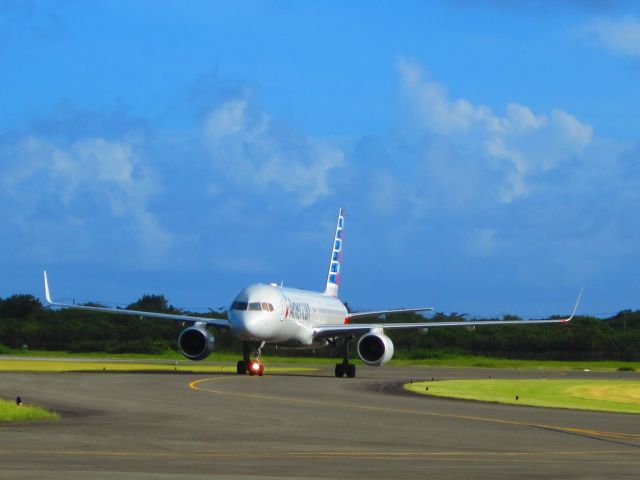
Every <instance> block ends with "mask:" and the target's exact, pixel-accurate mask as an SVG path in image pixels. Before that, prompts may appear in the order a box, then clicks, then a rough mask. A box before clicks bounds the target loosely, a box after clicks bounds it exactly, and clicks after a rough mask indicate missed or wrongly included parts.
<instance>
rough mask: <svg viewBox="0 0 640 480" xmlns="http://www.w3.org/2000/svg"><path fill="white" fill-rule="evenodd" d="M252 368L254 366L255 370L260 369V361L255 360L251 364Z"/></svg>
mask: <svg viewBox="0 0 640 480" xmlns="http://www.w3.org/2000/svg"><path fill="white" fill-rule="evenodd" d="M251 368H253V369H254V370H260V364H259V363H258V362H253V363H252V364H251Z"/></svg>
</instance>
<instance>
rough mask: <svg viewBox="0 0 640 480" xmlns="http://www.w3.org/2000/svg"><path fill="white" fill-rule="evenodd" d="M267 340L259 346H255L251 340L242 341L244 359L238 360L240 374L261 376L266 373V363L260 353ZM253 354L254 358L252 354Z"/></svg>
mask: <svg viewBox="0 0 640 480" xmlns="http://www.w3.org/2000/svg"><path fill="white" fill-rule="evenodd" d="M264 344H265V342H262V343H261V344H260V346H259V347H258V348H255V349H254V348H253V347H252V345H251V343H250V342H242V360H239V361H238V364H237V372H238V375H244V374H245V373H249V375H251V376H254V375H258V376H259V377H261V376H262V375H264V365H263V364H262V362H261V361H260V354H261V352H262V347H264ZM252 355H253V359H252V358H251V356H252Z"/></svg>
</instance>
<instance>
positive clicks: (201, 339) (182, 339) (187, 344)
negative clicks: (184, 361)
mask: <svg viewBox="0 0 640 480" xmlns="http://www.w3.org/2000/svg"><path fill="white" fill-rule="evenodd" d="M215 343H216V341H215V338H214V337H213V335H212V334H211V332H209V330H207V328H206V327H205V326H203V325H193V326H191V327H187V328H185V329H184V330H183V331H182V332H180V336H179V337H178V346H179V347H180V352H181V353H182V354H183V355H184V356H185V357H187V358H188V359H189V360H202V359H203V358H206V357H208V356H209V355H210V354H211V352H213V348H214V347H215Z"/></svg>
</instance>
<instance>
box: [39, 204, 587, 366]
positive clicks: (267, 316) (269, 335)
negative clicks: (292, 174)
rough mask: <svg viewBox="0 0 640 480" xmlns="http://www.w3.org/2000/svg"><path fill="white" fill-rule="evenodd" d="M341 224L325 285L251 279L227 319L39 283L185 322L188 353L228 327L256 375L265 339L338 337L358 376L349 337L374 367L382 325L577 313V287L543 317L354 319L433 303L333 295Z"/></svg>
mask: <svg viewBox="0 0 640 480" xmlns="http://www.w3.org/2000/svg"><path fill="white" fill-rule="evenodd" d="M343 231H344V211H343V209H340V211H339V213H338V221H337V224H336V230H335V235H334V238H333V243H332V248H331V257H330V260H329V270H328V272H327V277H326V286H325V289H324V291H323V292H313V291H309V290H298V289H295V288H289V287H284V286H282V285H277V284H275V283H270V284H260V283H258V284H254V285H250V286H248V287H246V288H244V289H242V290H240V292H239V293H238V294H237V295H236V296H235V298H234V299H233V301H232V302H231V305H230V308H229V311H228V319H218V318H205V317H196V316H190V315H181V314H168V313H155V312H145V311H138V310H126V309H116V308H108V307H95V306H89V305H76V304H65V303H59V302H55V301H53V300H52V298H51V292H50V290H49V280H48V277H47V272H46V270H45V271H44V291H45V299H46V301H47V303H48V304H49V305H51V306H53V307H60V308H75V309H81V310H89V311H93V312H107V313H118V314H123V315H134V316H138V317H152V318H160V319H165V320H175V321H180V322H189V323H190V325H189V326H187V327H186V328H185V329H184V330H182V332H181V333H180V335H179V336H178V347H179V349H180V352H181V353H182V354H183V355H184V356H185V357H186V358H188V359H190V360H202V359H204V358H206V357H208V356H209V355H210V354H211V353H212V352H213V351H214V348H215V338H214V336H213V334H212V333H211V332H210V331H209V330H208V327H213V328H217V329H230V330H231V332H232V333H233V334H234V335H235V336H236V337H238V338H239V339H240V340H242V360H239V361H238V363H237V368H236V370H237V373H238V374H246V373H249V375H258V376H262V375H263V373H264V365H263V364H262V362H261V360H260V356H261V353H262V349H263V348H264V346H265V345H267V344H269V345H275V346H280V347H290V348H306V349H309V348H312V349H315V348H321V347H325V346H327V345H334V346H337V345H338V339H339V338H340V337H342V339H343V342H342V362H341V363H337V364H336V366H335V376H336V377H344V376H346V377H350V378H353V377H355V376H356V366H355V365H354V364H352V363H350V362H349V344H350V342H351V341H353V340H354V338H355V337H356V336H360V338H359V339H358V342H357V344H356V351H357V353H358V356H359V357H360V359H361V360H362V362H363V363H364V364H365V365H368V366H373V367H379V366H382V365H384V364H385V363H387V362H388V361H389V360H391V358H392V357H393V354H394V346H393V342H392V341H391V339H390V338H389V337H388V336H387V335H386V333H385V332H388V331H393V330H403V329H413V330H426V329H428V328H440V327H469V328H475V326H479V325H531V324H542V323H567V322H569V321H571V319H572V318H573V317H574V316H575V313H576V310H577V308H578V304H579V303H580V297H581V296H582V291H580V294H579V295H578V299H577V301H576V304H575V306H574V308H573V313H572V314H571V316H569V317H567V318H561V319H544V320H476V321H456V322H410V323H385V322H374V323H352V321H353V320H360V319H363V318H367V317H381V316H386V315H389V314H394V313H406V312H424V311H430V310H433V307H418V308H400V309H394V310H376V311H367V312H349V311H348V310H347V307H346V306H345V304H344V303H343V302H342V301H341V300H340V299H339V298H338V287H339V285H340V269H341V264H342V247H343Z"/></svg>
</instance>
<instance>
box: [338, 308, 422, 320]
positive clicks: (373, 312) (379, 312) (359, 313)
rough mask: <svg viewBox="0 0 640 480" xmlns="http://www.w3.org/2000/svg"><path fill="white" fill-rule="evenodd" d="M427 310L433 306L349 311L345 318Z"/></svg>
mask: <svg viewBox="0 0 640 480" xmlns="http://www.w3.org/2000/svg"><path fill="white" fill-rule="evenodd" d="M427 310H433V307H419V308H399V309H396V310H375V311H371V312H353V313H349V314H348V315H347V318H363V317H379V316H380V315H388V314H391V313H408V312H426V311H427Z"/></svg>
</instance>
